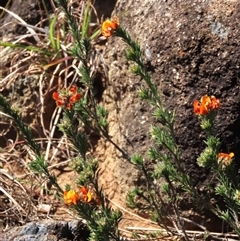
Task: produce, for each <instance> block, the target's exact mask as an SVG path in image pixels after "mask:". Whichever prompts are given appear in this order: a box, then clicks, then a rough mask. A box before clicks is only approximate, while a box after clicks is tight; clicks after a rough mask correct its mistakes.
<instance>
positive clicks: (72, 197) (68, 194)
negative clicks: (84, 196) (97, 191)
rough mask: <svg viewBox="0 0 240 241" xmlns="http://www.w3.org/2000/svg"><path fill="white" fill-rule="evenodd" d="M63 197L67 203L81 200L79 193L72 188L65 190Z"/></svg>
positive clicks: (70, 203)
mask: <svg viewBox="0 0 240 241" xmlns="http://www.w3.org/2000/svg"><path fill="white" fill-rule="evenodd" d="M63 197H64V201H65V203H66V204H67V205H72V204H74V205H76V204H77V201H78V200H79V196H78V194H77V193H76V192H75V191H74V190H72V189H71V190H69V191H64V194H63Z"/></svg>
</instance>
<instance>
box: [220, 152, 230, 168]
mask: <svg viewBox="0 0 240 241" xmlns="http://www.w3.org/2000/svg"><path fill="white" fill-rule="evenodd" d="M233 157H234V153H233V152H230V153H229V154H228V153H223V152H221V153H219V154H218V156H217V158H218V163H221V164H222V166H223V167H226V166H228V165H230V164H231V162H232V159H233Z"/></svg>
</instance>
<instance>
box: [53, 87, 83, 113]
mask: <svg viewBox="0 0 240 241" xmlns="http://www.w3.org/2000/svg"><path fill="white" fill-rule="evenodd" d="M52 97H53V99H54V100H55V101H56V105H57V106H59V107H63V106H65V107H66V108H67V109H68V110H71V109H72V106H73V104H75V103H76V102H77V101H79V100H80V99H81V98H82V95H81V93H78V92H77V87H76V86H73V87H71V88H70V89H69V90H67V89H65V88H64V89H62V90H60V92H59V93H58V92H53V94H52Z"/></svg>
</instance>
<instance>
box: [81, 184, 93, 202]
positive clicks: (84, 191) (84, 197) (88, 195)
mask: <svg viewBox="0 0 240 241" xmlns="http://www.w3.org/2000/svg"><path fill="white" fill-rule="evenodd" d="M80 191H81V194H82V195H81V198H82V201H83V202H88V203H89V202H91V201H92V195H91V193H90V192H89V191H88V189H87V188H85V187H81V188H80Z"/></svg>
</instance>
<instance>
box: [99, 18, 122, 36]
mask: <svg viewBox="0 0 240 241" xmlns="http://www.w3.org/2000/svg"><path fill="white" fill-rule="evenodd" d="M118 26H119V20H118V18H117V17H114V18H113V19H112V20H110V19H107V20H105V21H104V22H103V23H102V29H101V32H102V35H103V36H104V37H106V38H109V37H111V36H112V35H113V33H114V31H115V30H116V29H117V28H118Z"/></svg>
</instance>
